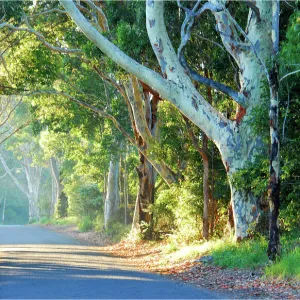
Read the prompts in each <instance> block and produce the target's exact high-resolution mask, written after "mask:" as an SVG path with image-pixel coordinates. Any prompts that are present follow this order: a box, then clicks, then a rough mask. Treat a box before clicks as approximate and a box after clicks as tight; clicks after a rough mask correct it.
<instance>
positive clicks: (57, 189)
mask: <svg viewBox="0 0 300 300" xmlns="http://www.w3.org/2000/svg"><path fill="white" fill-rule="evenodd" d="M50 169H51V178H52V185H53V189H54V195H55V196H53V197H52V202H51V207H50V215H51V216H53V215H54V214H55V208H56V205H57V203H58V201H59V199H60V197H61V193H62V190H63V185H62V183H61V179H60V175H59V169H58V166H57V161H56V159H55V158H53V157H51V158H50Z"/></svg>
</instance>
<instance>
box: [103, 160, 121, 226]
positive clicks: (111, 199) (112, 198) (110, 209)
mask: <svg viewBox="0 0 300 300" xmlns="http://www.w3.org/2000/svg"><path fill="white" fill-rule="evenodd" d="M119 205H120V192H119V160H118V159H112V160H111V161H110V163H109V172H108V180H107V193H106V198H105V203H104V228H105V229H107V226H108V223H109V221H110V220H111V219H112V217H113V216H114V215H115V213H116V211H117V210H118V209H119Z"/></svg>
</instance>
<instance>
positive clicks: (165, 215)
mask: <svg viewBox="0 0 300 300" xmlns="http://www.w3.org/2000/svg"><path fill="white" fill-rule="evenodd" d="M202 203H203V195H202V193H201V188H200V187H199V185H198V184H196V183H195V184H193V183H190V182H184V183H182V184H181V185H179V186H178V185H173V186H172V187H171V188H170V189H168V190H164V191H162V192H160V193H159V195H158V197H157V199H156V201H155V204H154V205H153V208H152V210H153V213H154V217H155V230H156V231H173V233H174V235H175V236H176V239H177V240H178V242H182V243H191V242H193V241H194V240H198V239H199V238H200V235H201V225H200V224H201V215H202V205H203V204H202Z"/></svg>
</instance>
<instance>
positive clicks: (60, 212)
mask: <svg viewBox="0 0 300 300" xmlns="http://www.w3.org/2000/svg"><path fill="white" fill-rule="evenodd" d="M68 207H69V202H68V197H67V196H66V194H65V193H64V192H62V193H61V196H60V198H59V199H58V202H57V204H56V208H55V215H56V217H57V218H59V219H61V218H65V217H67V215H68Z"/></svg>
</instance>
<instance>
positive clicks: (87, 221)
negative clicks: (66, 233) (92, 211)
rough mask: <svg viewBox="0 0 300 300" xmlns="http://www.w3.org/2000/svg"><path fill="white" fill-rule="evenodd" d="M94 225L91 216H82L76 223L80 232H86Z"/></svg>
mask: <svg viewBox="0 0 300 300" xmlns="http://www.w3.org/2000/svg"><path fill="white" fill-rule="evenodd" d="M93 227H94V224H93V221H92V219H91V217H89V216H84V217H83V218H82V219H81V220H80V221H79V223H78V229H79V231H81V232H86V231H90V230H92V229H93Z"/></svg>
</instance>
